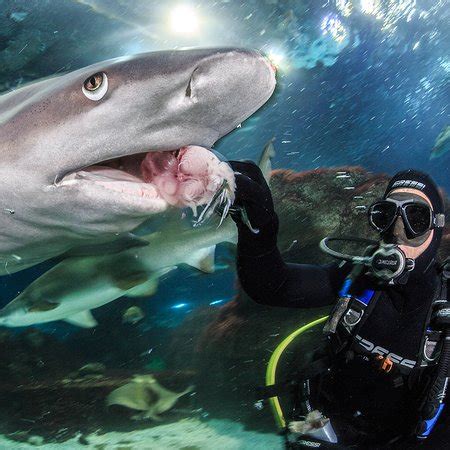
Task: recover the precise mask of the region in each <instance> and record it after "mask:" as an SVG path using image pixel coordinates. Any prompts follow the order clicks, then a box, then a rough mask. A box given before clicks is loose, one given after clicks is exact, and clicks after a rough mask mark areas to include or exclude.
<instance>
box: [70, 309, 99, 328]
mask: <svg viewBox="0 0 450 450" xmlns="http://www.w3.org/2000/svg"><path fill="white" fill-rule="evenodd" d="M63 320H64V322H68V323H70V324H72V325H76V326H77V327H81V328H93V327H96V326H97V325H98V323H97V321H96V320H95V319H94V316H93V315H92V313H91V311H89V309H87V310H86V311H81V312H79V313H77V314H74V315H73V316H69V317H66V318H65V319H63Z"/></svg>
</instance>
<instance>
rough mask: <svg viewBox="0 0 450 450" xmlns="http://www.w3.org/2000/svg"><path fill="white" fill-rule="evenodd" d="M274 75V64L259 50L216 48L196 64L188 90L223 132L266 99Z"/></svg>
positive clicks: (274, 82)
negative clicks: (218, 49) (219, 49)
mask: <svg viewBox="0 0 450 450" xmlns="http://www.w3.org/2000/svg"><path fill="white" fill-rule="evenodd" d="M275 75H276V70H275V67H274V66H273V65H272V64H271V63H270V61H269V60H268V59H267V58H266V57H265V56H263V55H262V54H261V53H259V52H257V51H253V50H245V49H230V50H222V51H216V52H215V53H213V54H211V55H209V56H208V57H205V58H204V59H203V60H202V61H201V62H200V63H199V64H198V65H197V67H195V69H194V71H193V72H192V75H191V79H190V81H189V86H188V89H187V93H188V94H189V96H190V97H191V98H192V99H193V101H194V102H196V103H198V104H199V105H198V107H199V108H204V114H205V117H208V120H209V121H210V122H213V123H210V124H209V125H210V126H212V128H214V129H215V130H217V131H219V134H220V136H223V135H225V134H227V133H228V132H230V131H231V130H233V129H234V128H235V127H236V126H238V125H239V124H240V123H241V122H242V121H244V120H245V119H246V118H248V117H249V116H250V115H251V114H253V113H254V112H255V111H257V110H258V109H259V108H260V107H261V106H262V105H263V104H264V103H266V101H267V100H268V99H269V98H270V97H271V95H272V93H273V91H274V89H275V86H276V78H275Z"/></svg>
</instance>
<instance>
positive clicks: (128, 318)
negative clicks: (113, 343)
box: [122, 306, 145, 325]
mask: <svg viewBox="0 0 450 450" xmlns="http://www.w3.org/2000/svg"><path fill="white" fill-rule="evenodd" d="M144 317H145V314H144V311H142V309H141V308H139V306H130V307H129V308H128V309H126V310H125V311H124V313H123V315H122V323H129V324H131V325H135V324H136V323H138V322H140V321H141V320H142V319H143V318H144Z"/></svg>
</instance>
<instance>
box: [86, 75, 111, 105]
mask: <svg viewBox="0 0 450 450" xmlns="http://www.w3.org/2000/svg"><path fill="white" fill-rule="evenodd" d="M81 90H82V91H83V94H84V95H85V96H86V97H87V98H88V99H90V100H94V101H98V100H101V99H102V98H103V97H104V95H105V94H106V92H107V90H108V77H107V76H106V73H105V72H97V73H94V75H91V76H90V77H89V78H87V79H86V80H85V81H84V83H83V86H82V88H81Z"/></svg>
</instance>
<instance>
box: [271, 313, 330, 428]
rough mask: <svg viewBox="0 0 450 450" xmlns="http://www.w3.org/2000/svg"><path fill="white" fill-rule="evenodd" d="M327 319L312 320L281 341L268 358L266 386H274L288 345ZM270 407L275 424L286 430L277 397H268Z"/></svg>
mask: <svg viewBox="0 0 450 450" xmlns="http://www.w3.org/2000/svg"><path fill="white" fill-rule="evenodd" d="M327 319H328V316H325V317H321V318H320V319H317V320H314V321H312V322H310V323H307V324H306V325H304V326H302V327H301V328H299V329H298V330H296V331H294V332H293V333H291V334H290V335H289V336H288V337H286V338H285V339H283V341H282V342H281V343H280V344H279V345H278V347H277V348H276V349H275V351H274V352H273V353H272V356H271V357H270V360H269V363H268V364H267V370H266V386H271V385H273V384H275V375H276V370H277V365H278V362H279V360H280V357H281V355H282V354H283V352H284V351H285V350H286V348H287V347H288V345H289V344H290V343H291V342H292V341H293V340H294V339H295V338H296V337H297V336H299V335H301V334H302V333H304V332H305V331H307V330H309V329H310V328H312V327H314V326H316V325H319V324H320V323H323V322H325V321H326V320H327ZM269 402H270V406H271V407H272V411H273V415H274V417H275V422H276V423H277V426H278V427H279V428H280V429H282V430H283V429H284V428H286V420H285V418H284V416H283V411H282V410H281V406H280V401H279V400H278V397H270V398H269Z"/></svg>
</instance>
